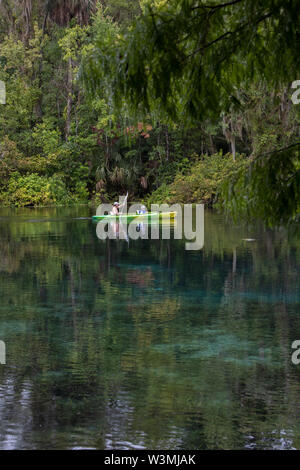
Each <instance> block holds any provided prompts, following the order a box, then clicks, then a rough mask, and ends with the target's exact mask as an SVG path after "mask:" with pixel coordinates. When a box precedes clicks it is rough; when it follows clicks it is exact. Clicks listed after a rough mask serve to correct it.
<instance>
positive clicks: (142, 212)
mask: <svg viewBox="0 0 300 470" xmlns="http://www.w3.org/2000/svg"><path fill="white" fill-rule="evenodd" d="M146 212H147V208H146V206H144V205H143V206H141V208H140V209H139V210H138V211H136V213H137V214H139V215H142V214H146Z"/></svg>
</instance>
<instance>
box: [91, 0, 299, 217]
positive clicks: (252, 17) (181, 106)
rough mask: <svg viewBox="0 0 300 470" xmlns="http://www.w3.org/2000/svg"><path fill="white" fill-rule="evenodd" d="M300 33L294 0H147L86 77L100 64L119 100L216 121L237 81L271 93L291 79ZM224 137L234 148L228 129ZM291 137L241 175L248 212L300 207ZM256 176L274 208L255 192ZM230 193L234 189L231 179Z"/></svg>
mask: <svg viewBox="0 0 300 470" xmlns="http://www.w3.org/2000/svg"><path fill="white" fill-rule="evenodd" d="M157 5H158V6H157ZM299 37H300V4H299V2H298V1H297V0H289V1H286V0H265V1H264V2H261V1H259V0H232V1H227V2H220V1H215V0H209V1H199V0H172V1H170V2H156V5H155V2H153V1H149V2H148V3H147V5H146V8H145V13H144V14H143V16H142V17H141V18H139V19H138V21H136V23H135V26H134V28H132V30H130V31H129V32H128V33H127V35H126V36H125V38H124V39H123V40H121V41H120V42H119V44H118V46H117V47H116V48H115V51H114V53H113V54H111V55H110V56H109V57H105V56H103V55H102V63H103V62H104V63H105V65H103V68H102V70H99V67H97V66H96V67H93V66H91V67H89V66H88V64H87V68H86V70H87V72H86V82H87V83H88V85H89V86H90V87H91V88H93V89H97V87H99V86H101V84H100V80H101V77H102V73H103V72H102V71H103V69H104V68H105V70H109V71H110V74H111V79H112V83H113V89H114V98H115V103H116V105H117V106H119V107H120V106H121V105H122V103H123V102H124V100H125V101H126V102H129V103H131V105H132V109H134V110H136V109H141V107H142V108H143V110H144V112H149V111H151V110H153V109H156V108H157V107H158V106H159V107H161V108H162V109H163V110H164V111H165V112H166V113H167V114H168V115H169V116H170V117H171V118H172V119H173V120H175V121H177V122H178V121H179V120H184V122H187V123H189V124H192V123H193V122H195V121H199V120H204V119H207V118H208V119H211V120H212V121H215V120H218V119H219V118H220V116H221V115H222V114H223V113H225V114H226V113H227V114H228V113H230V114H231V113H232V112H233V111H234V109H239V108H240V107H241V101H240V99H239V92H240V89H241V88H243V89H246V90H247V88H248V87H249V86H250V84H251V83H252V84H253V83H259V82H260V81H263V82H265V83H266V84H267V85H268V88H269V90H270V89H271V88H272V89H273V90H274V94H273V96H275V95H276V92H277V91H278V90H280V88H281V87H282V85H283V84H284V85H285V86H287V85H289V83H291V82H292V81H294V80H295V79H296V78H297V73H299V70H300V56H299V53H298V46H297V45H298V43H299ZM113 58H114V60H113ZM227 130H228V127H227ZM228 139H229V140H230V141H231V145H232V147H233V151H235V139H234V133H233V130H232V129H231V130H230V136H229V135H228ZM296 144H297V142H289V144H288V147H289V148H288V151H287V152H286V151H285V150H286V148H285V147H283V148H282V150H281V149H278V148H276V156H275V157H274V156H273V153H272V152H271V153H268V154H267V155H264V157H263V159H261V158H260V159H257V160H256V159H255V160H253V162H252V164H251V177H250V176H249V175H250V173H248V174H247V177H246V180H247V186H248V188H249V190H251V191H250V192H251V194H253V199H252V203H251V204H250V205H249V207H251V211H250V212H251V214H252V215H259V216H261V217H262V218H263V219H265V220H266V221H268V222H269V223H281V222H287V221H289V220H293V219H294V217H295V216H296V215H297V213H298V212H299V207H300V185H299V145H298V144H297V145H296ZM291 145H292V146H291ZM253 156H254V157H256V155H255V154H254V155H253ZM261 162H263V163H261ZM272 172H275V173H274V174H273V173H272ZM267 176H268V177H267ZM269 176H270V177H271V178H272V181H273V184H272V185H269ZM255 178H256V179H255ZM258 180H259V181H260V185H262V191H263V193H264V194H265V195H268V199H269V201H272V200H273V201H274V200H276V201H277V204H278V207H279V208H280V209H279V210H278V207H277V208H276V209H275V207H272V205H270V204H269V203H268V204H266V199H265V198H257V197H255V194H257V193H256V192H255V191H254V188H255V187H256V183H255V181H258ZM251 188H252V189H251ZM244 192H245V193H247V191H244ZM230 194H231V196H232V197H233V195H234V194H237V193H236V192H234V191H233V190H232V187H231V190H230ZM287 198H288V199H289V201H288V203H287ZM290 198H291V199H290Z"/></svg>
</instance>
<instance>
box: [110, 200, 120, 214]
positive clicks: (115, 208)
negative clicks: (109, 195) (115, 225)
mask: <svg viewBox="0 0 300 470" xmlns="http://www.w3.org/2000/svg"><path fill="white" fill-rule="evenodd" d="M119 210H120V204H119V202H114V203H113V206H112V209H111V211H110V213H111V215H119Z"/></svg>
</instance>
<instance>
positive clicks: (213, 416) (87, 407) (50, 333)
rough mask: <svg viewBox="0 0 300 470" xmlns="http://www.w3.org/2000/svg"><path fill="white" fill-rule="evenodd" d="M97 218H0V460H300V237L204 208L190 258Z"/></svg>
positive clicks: (47, 212) (86, 213) (2, 214)
mask: <svg viewBox="0 0 300 470" xmlns="http://www.w3.org/2000/svg"><path fill="white" fill-rule="evenodd" d="M91 215H92V211H91V210H89V209H88V208H86V207H79V208H70V209H62V208H61V209H60V208H59V209H19V210H11V209H1V211H0V244H1V250H0V253H1V255H0V256H1V264H0V340H2V341H5V343H6V362H7V363H6V365H0V449H144V448H146V449H244V448H246V449H293V448H295V449H300V425H299V417H300V400H299V398H300V364H299V366H297V365H294V364H293V363H292V361H291V355H292V352H293V351H292V349H291V344H292V342H293V341H294V340H296V339H300V291H299V259H300V237H299V233H297V231H293V230H289V231H286V230H279V231H276V232H275V231H270V230H266V229H264V228H263V227H260V226H259V225H257V226H246V225H240V226H238V227H235V226H233V225H232V224H231V223H227V222H226V221H225V219H224V218H223V217H222V216H220V215H216V214H213V213H211V212H209V211H206V213H205V243H204V248H203V249H202V250H201V251H186V250H185V249H184V242H183V241H181V240H173V239H171V240H136V241H133V240H129V242H127V241H126V240H110V241H108V240H106V241H101V240H99V239H98V238H97V236H96V224H94V223H93V222H92V221H91V220H90V219H89V217H90V216H91ZM246 239H247V240H251V241H246ZM253 239H254V240H253Z"/></svg>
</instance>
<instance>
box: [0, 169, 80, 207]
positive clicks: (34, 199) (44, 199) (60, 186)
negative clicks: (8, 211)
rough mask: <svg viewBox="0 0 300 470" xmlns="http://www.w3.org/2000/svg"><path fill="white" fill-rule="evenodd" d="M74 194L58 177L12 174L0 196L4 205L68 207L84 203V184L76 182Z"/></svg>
mask: <svg viewBox="0 0 300 470" xmlns="http://www.w3.org/2000/svg"><path fill="white" fill-rule="evenodd" d="M74 189H75V190H74V193H73V194H71V193H70V192H68V190H67V188H66V186H65V184H64V182H63V181H62V179H61V178H60V176H59V175H54V176H52V177H51V178H47V177H45V176H40V175H38V174H36V173H31V174H28V175H26V176H22V175H20V173H18V172H14V173H12V175H11V177H10V179H9V181H8V185H7V189H6V191H5V192H3V193H1V194H0V201H1V202H2V203H3V204H4V205H14V206H17V207H22V206H39V205H43V206H46V205H52V204H56V205H68V204H72V203H78V202H85V201H86V199H87V191H86V187H85V185H84V183H80V182H78V183H77V185H76V187H75V188H74Z"/></svg>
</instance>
